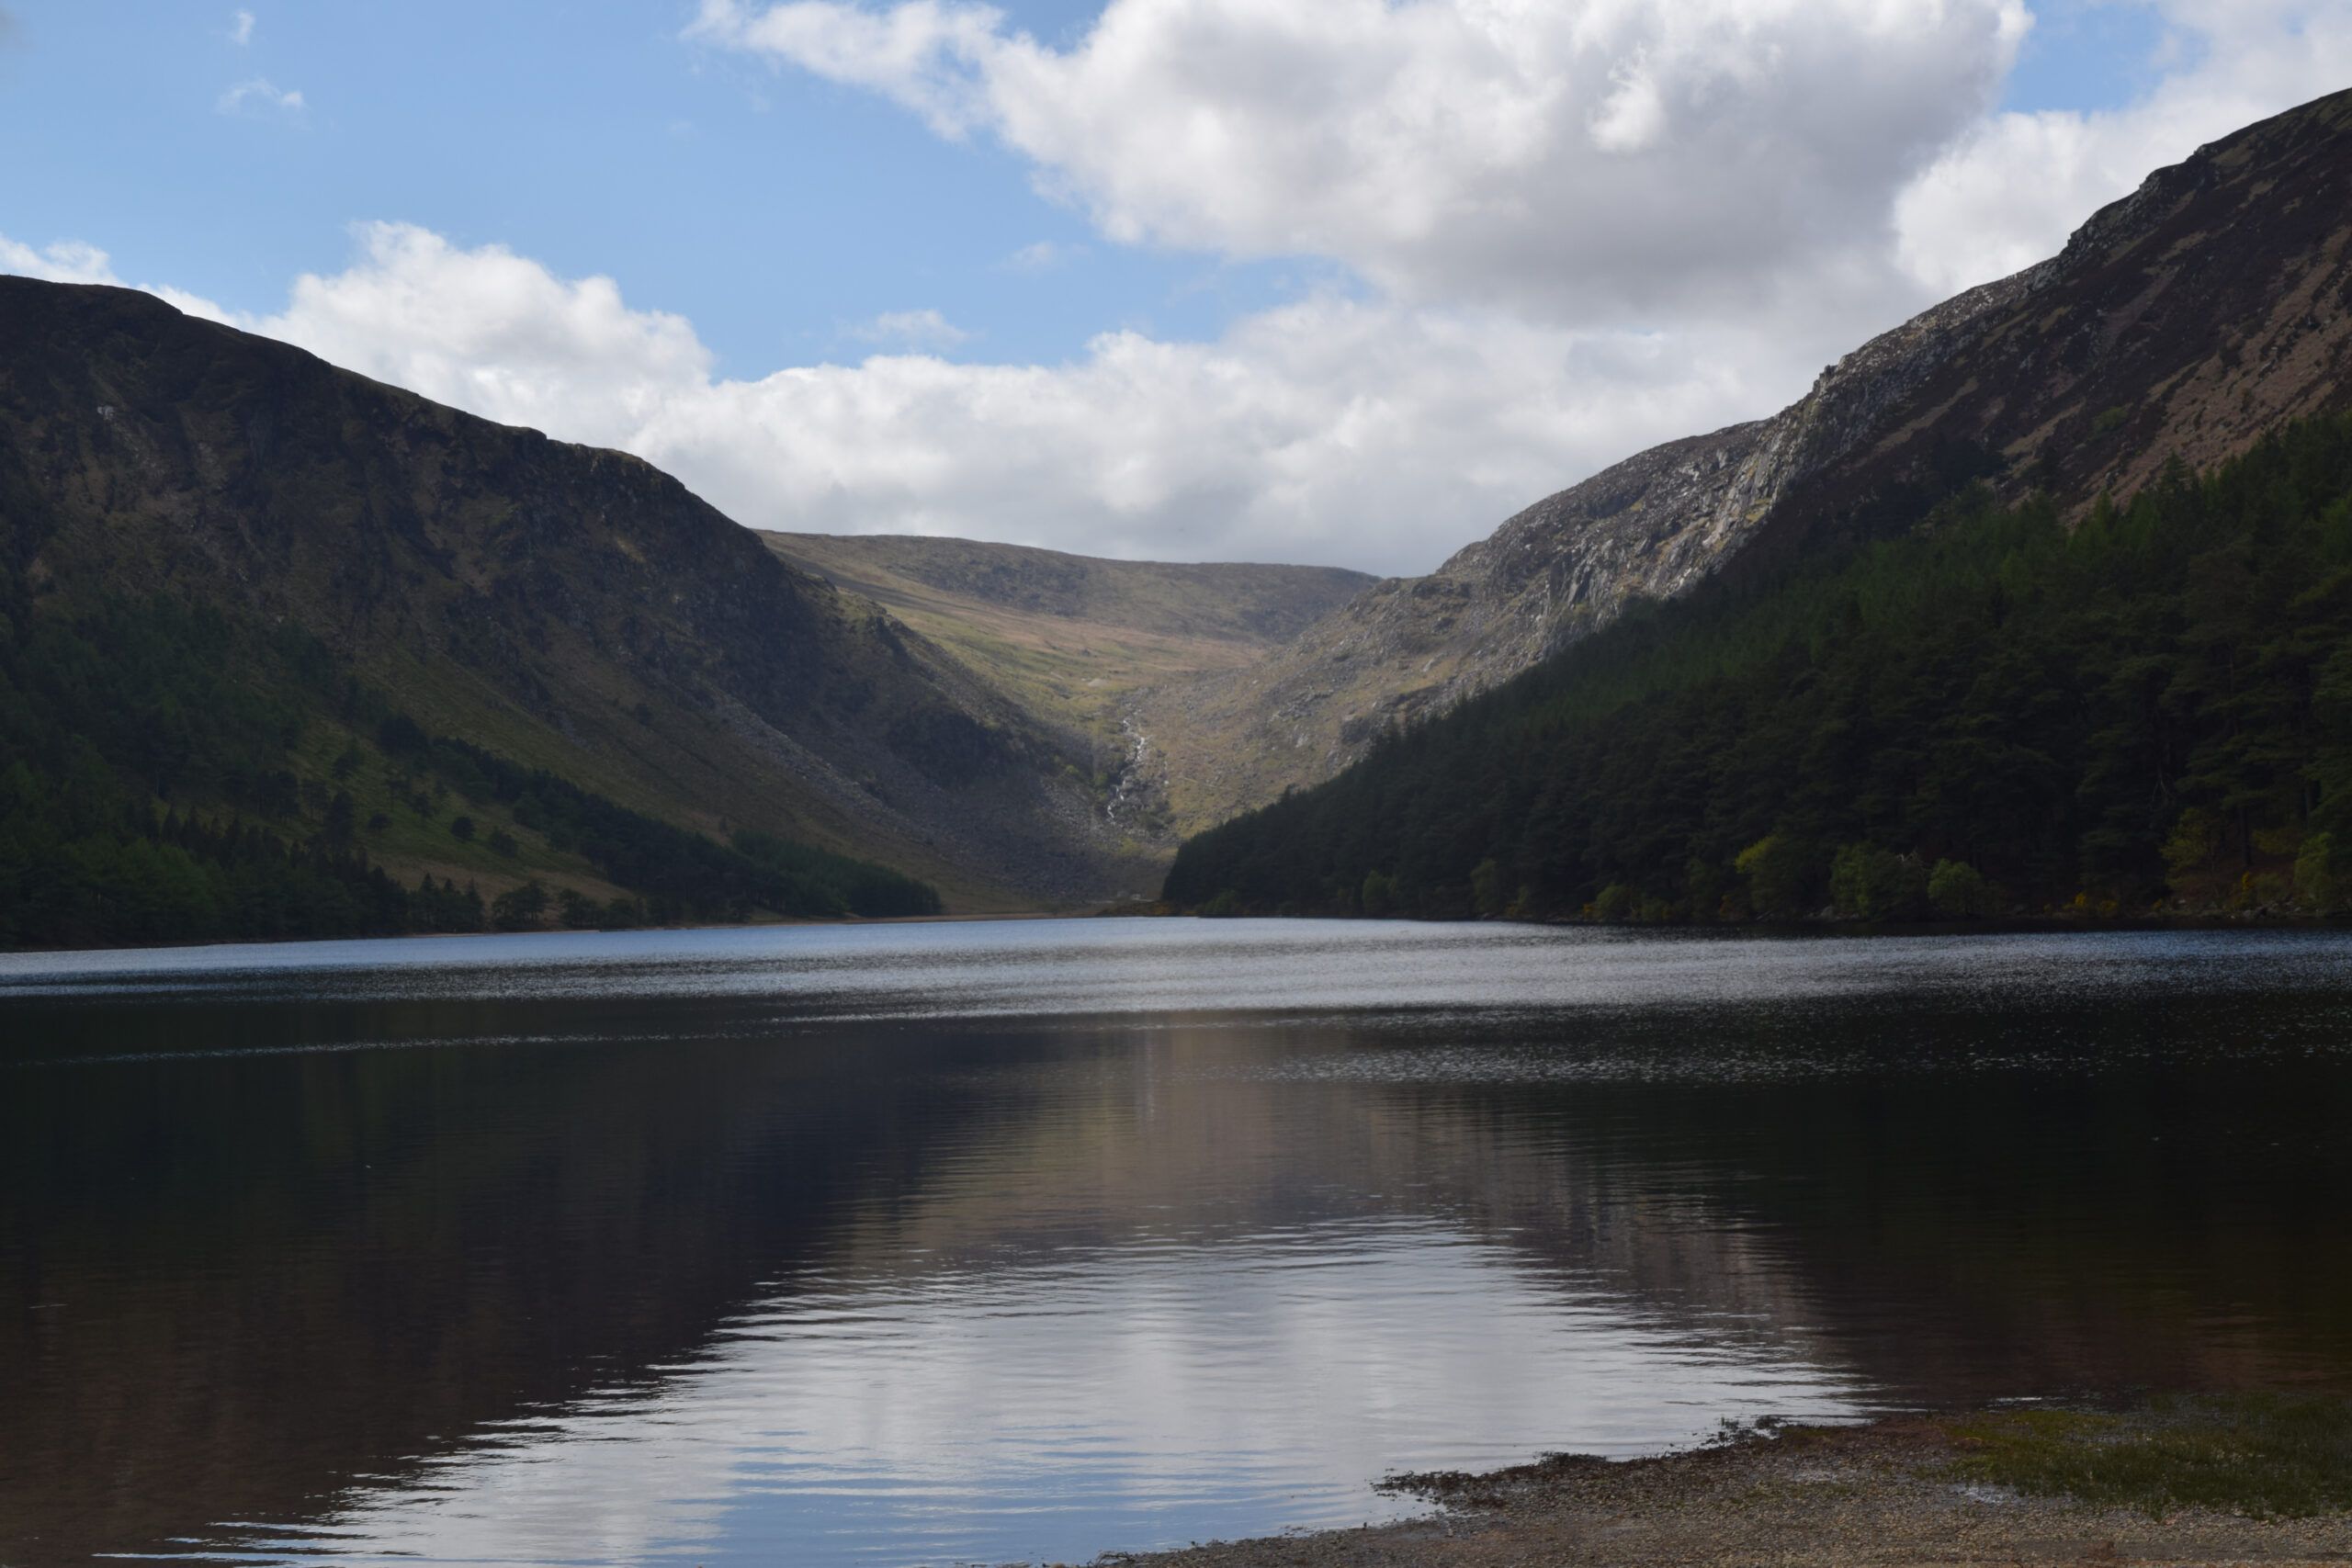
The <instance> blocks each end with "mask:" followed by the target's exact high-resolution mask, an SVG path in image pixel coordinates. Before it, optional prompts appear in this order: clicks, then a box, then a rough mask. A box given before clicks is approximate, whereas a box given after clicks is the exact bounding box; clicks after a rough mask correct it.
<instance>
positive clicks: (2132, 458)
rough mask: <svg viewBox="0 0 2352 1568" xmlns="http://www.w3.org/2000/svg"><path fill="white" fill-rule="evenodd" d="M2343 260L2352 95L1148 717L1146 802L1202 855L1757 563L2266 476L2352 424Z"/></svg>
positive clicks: (2247, 136)
mask: <svg viewBox="0 0 2352 1568" xmlns="http://www.w3.org/2000/svg"><path fill="white" fill-rule="evenodd" d="M2347 240H2352V94H2345V95H2338V96H2334V97H2330V98H2326V99H2323V100H2321V101H2320V102H2318V103H2315V104H2312V105H2309V106H2307V107H2304V108H2301V109H2299V110H2296V111H2294V112H2292V113H2290V114H2288V115H2284V116H2281V117H2279V118H2277V119H2274V120H2269V121H2266V122H2264V123H2263V124H2261V125H2258V126H2256V127H2253V128H2251V129H2250V130H2245V131H2242V132H2240V133H2238V134H2237V135H2235V136H2233V137H2231V138H2229V139H2227V140H2225V141H2222V142H2218V143H2216V144H2214V145H2212V146H2211V147H2207V148H2204V149H2202V150H2200V151H2199V152H2198V153H2197V154H2196V155H2195V156H2194V157H2192V158H2190V159H2188V161H2187V162H2185V163H2183V164H2180V165H2178V166H2177V167H2174V168H2170V169H2165V170H2162V171H2159V172H2158V173H2157V174H2155V175H2152V176H2151V177H2150V178H2149V179H2148V181H2147V182H2146V184H2145V185H2144V186H2143V187H2142V188H2141V189H2140V190H2139V191H2138V192H2136V193H2134V194H2133V195H2132V196H2131V197H2127V198H2126V199H2124V200H2123V201H2120V202H2118V203H2116V204H2115V205H2113V206H2111V207H2109V208H2108V209H2105V210H2103V211H2101V212H2100V213H2098V215H2097V216H2095V217H2094V218H2093V219H2091V220H2090V221H2089V222H2087V223H2086V224H2085V225H2084V226H2083V228H2082V229H2081V230H2080V231H2078V232H2077V233H2076V234H2075V236H2074V238H2073V240H2072V241H2071V242H2070V243H2068V245H2067V246H2066V248H2065V250H2064V253H2063V254H2061V255H2059V256H2057V257H2055V258H2053V259H2052V260H2051V261H2048V262H2044V263H2042V264H2041V265H2037V266H2034V267H2031V268H2030V269H2028V270H2027V271H2025V272H2022V273H2019V274H2018V275H2017V276H2013V277H2009V278H2005V279H2002V280H2000V281H1998V282H1996V283H1991V284H1987V285H1985V286H1984V287H1982V288H1975V289H1972V290H1970V291H1969V292H1967V293H1965V294H1962V295H1961V296H1959V297H1958V298H1956V299H1951V300H1949V301H1947V302H1945V303H1943V304H1941V305H1939V306H1937V307H1936V308H1935V309H1933V310H1928V311H1927V312H1925V313H1923V314H1921V315H1920V316H1918V317H1917V318H1916V319H1914V320H1912V321H1908V322H1905V324H1904V325H1902V326H1901V327H1898V328H1896V329H1895V330H1894V331H1893V332H1890V333H1885V334H1883V335H1882V336H1880V337H1878V338H1875V339H1873V340H1871V342H1870V343H1868V344H1864V345H1863V346H1861V347H1860V348H1859V349H1857V350H1855V351H1854V352H1853V353H1852V354H1849V355H1846V357H1844V358H1843V359H1841V360H1839V361H1838V363H1837V364H1836V365H1834V366H1831V367H1828V368H1827V369H1826V370H1825V371H1824V372H1823V373H1822V375H1821V377H1820V378H1819V379H1818V380H1817V381H1816V382H1815V385H1814V387H1813V389H1812V390H1811V391H1810V392H1808V393H1807V394H1806V395H1805V396H1804V398H1803V399H1801V400H1798V401H1797V402H1796V403H1794V404H1792V406H1790V407H1789V408H1787V409H1785V410H1783V411H1781V412H1780V413H1778V414H1775V415H1774V416H1772V417H1771V418H1770V419H1766V420H1760V421H1758V422H1756V423H1750V424H1740V425H1734V426H1732V427H1731V428H1729V429H1726V430H1721V431H1717V432H1716V433H1714V434H1712V435H1702V436H1695V437H1691V438H1690V439H1687V440H1682V441H1676V442H1670V443H1668V444H1667V445H1666V446H1658V447H1656V448H1653V449H1652V450H1650V451H1647V452H1645V453H1643V454H1641V455H1640V456H1638V457H1634V458H1632V459H1630V460H1628V461H1626V462H1623V463H1621V464H1619V465H1617V466H1616V467H1614V468H1610V469H1607V470H1605V471H1603V472H1602V473H1600V474H1597V475H1595V476H1593V477H1592V478H1591V479H1587V480H1585V481H1584V482H1582V483H1581V484H1577V485H1575V486H1573V487H1571V488H1569V489H1567V490H1565V491H1561V492H1559V493H1558V494H1556V495H1554V496H1552V497H1550V498H1548V499H1546V500H1544V501H1542V502H1537V503H1536V504H1535V505H1533V506H1532V507H1530V508H1528V509H1527V510H1526V511H1524V512H1522V513H1520V514H1519V515H1517V516H1515V517H1513V518H1511V519H1510V521H1508V522H1506V523H1505V524H1503V525H1502V526H1501V527H1500V528H1498V529H1497V530H1496V531H1495V533H1494V534H1493V535H1492V536H1489V537H1487V538H1486V539H1483V540H1480V541H1479V542H1478V543H1476V544H1474V545H1471V546H1469V547H1466V548H1464V549H1463V550H1462V551H1460V552H1459V553H1458V554H1456V555H1455V556H1454V557H1453V558H1452V559H1450V560H1448V561H1447V562H1446V563H1445V564H1444V565H1443V566H1442V567H1440V568H1439V569H1438V570H1436V571H1435V572H1433V573H1432V574H1430V576H1428V577H1423V578H1410V579H1396V580H1390V581H1384V582H1381V583H1379V584H1377V585H1375V586H1374V587H1373V588H1371V589H1369V590H1367V591H1366V592H1364V593H1363V594H1362V595H1361V596H1360V597H1358V598H1357V599H1355V600H1354V601H1352V602H1351V603H1350V604H1346V605H1343V606H1342V607H1340V609H1338V610H1336V611H1334V612H1332V613H1331V614H1330V615H1327V616H1325V617H1324V618H1323V619H1322V620H1320V621H1318V622H1317V623H1316V624H1315V625H1314V626H1310V627H1308V628H1307V629H1306V631H1305V632H1304V633H1302V634H1301V635H1300V636H1299V637H1297V638H1295V640H1293V641H1292V642H1290V643H1289V644H1287V645H1285V646H1284V647H1283V648H1282V649H1278V650H1277V651H1276V652H1275V653H1274V654H1272V656H1270V657H1269V658H1267V659H1266V660H1262V661H1261V662H1259V663H1257V664H1255V665H1253V666H1251V667H1250V668H1248V669H1246V670H1240V671H1230V672H1219V673H1216V674H1213V675H1210V676H1206V677H1204V678H1201V679H1198V680H1194V681H1191V682H1183V683H1181V684H1175V685H1169V686H1163V687H1161V688H1159V689H1157V690H1154V691H1150V692H1147V693H1144V694H1140V695H1139V696H1138V697H1136V699H1135V700H1134V701H1133V702H1132V704H1131V705H1130V707H1129V711H1128V718H1129V720H1130V722H1131V725H1132V727H1133V728H1134V730H1135V731H1136V733H1138V734H1139V735H1141V736H1142V737H1143V738H1144V739H1145V742H1146V752H1145V754H1146V758H1147V763H1146V766H1147V769H1148V773H1149V775H1150V778H1151V781H1152V783H1153V784H1154V785H1155V787H1157V788H1158V789H1159V790H1161V791H1163V792H1164V794H1165V795H1166V798H1167V801H1168V803H1169V806H1170V808H1171V810H1172V815H1173V817H1174V818H1175V820H1176V822H1177V823H1178V824H1179V826H1180V827H1182V828H1183V829H1187V830H1193V829H1199V828H1203V827H1206V826H1209V825H1211V824H1213V823H1215V822H1216V821H1219V820H1221V819H1223V818H1226V817H1228V816H1230V815H1232V814H1234V813H1235V812H1237V811H1240V810H1245V809H1247V808H1249V807H1253V806H1257V805H1261V804H1263V803H1264V802H1266V801H1268V800H1271V799H1272V798H1273V797H1275V796H1276V795H1280V794H1281V793H1282V792H1283V790H1284V789H1286V788H1290V787H1294V786H1296V785H1301V784H1311V783H1314V782H1317V781H1318V780H1320V779H1323V778H1327V777H1329V776H1330V775H1331V774H1332V773H1336V772H1338V771H1339V770H1340V768H1342V767H1345V766H1346V765H1347V764H1349V763H1350V762H1352V761H1355V760H1356V759H1357V758H1359V757H1361V756H1362V755H1363V753H1364V751H1365V750H1366V749H1367V748H1368V747H1369V746H1370V745H1371V743H1372V742H1373V740H1374V739H1375V738H1377V737H1378V736H1379V735H1380V734H1381V733H1382V732H1383V731H1384V730H1385V729H1387V728H1390V727H1391V726H1394V725H1398V724H1403V723H1408V722H1411V721H1413V720H1415V719H1419V718H1422V717H1425V716H1430V715H1432V714H1435V713H1438V712H1442V710H1444V709H1445V708H1446V707H1448V706H1450V705H1453V703H1456V702H1458V701H1460V700H1461V699H1462V698H1464V697H1465V696H1468V695H1470V694H1474V693H1476V692H1479V691H1483V690H1486V689H1487V688H1488V687H1490V686H1493V685H1496V684H1498V682H1502V681H1505V680H1508V679H1509V678H1510V677H1511V676H1512V675H1515V674H1517V673H1518V672H1520V671H1522V670H1525V669H1527V668H1529V667H1530V666H1531V665H1532V664H1534V663H1535V662H1537V661H1538V660H1542V659H1544V658H1545V657H1546V656H1548V655H1549V654H1551V653H1554V652H1555V651H1557V650H1558V649H1561V648H1563V647H1565V646H1566V645H1567V644H1568V643H1571V642H1573V641H1575V640H1576V639H1577V637H1581V636H1583V635H1584V634H1585V633H1587V632H1589V631H1590V630H1591V629H1592V628H1594V627H1595V626H1600V625H1601V624H1602V623H1604V622H1606V621H1607V620H1608V619H1610V618H1611V616H1613V615H1616V614H1618V613H1619V612H1620V611H1621V610H1623V607H1624V606H1625V605H1626V604H1630V603H1632V602H1634V601H1635V600H1637V599H1645V598H1646V599H1656V598H1663V597H1668V596H1671V595H1673V594H1676V593H1679V592H1683V591H1684V590H1685V589H1687V588H1689V587H1690V586H1691V584H1692V583H1694V582H1697V581H1700V580H1702V578H1705V577H1707V576H1709V575H1711V574H1713V572H1715V571H1717V570H1721V569H1722V568H1723V567H1724V564H1725V563H1726V562H1728V561H1730V560H1731V559H1733V558H1735V557H1737V556H1741V555H1743V554H1744V553H1747V552H1749V549H1750V547H1752V546H1754V545H1756V544H1758V542H1759V541H1770V543H1771V544H1772V546H1773V547H1774V548H1773V549H1772V550H1768V551H1762V552H1756V553H1757V554H1758V556H1759V557H1760V558H1774V557H1775V556H1776V555H1778V554H1781V553H1784V552H1786V551H1788V550H1793V549H1797V548H1804V547H1812V546H1813V545H1815V544H1818V543H1822V542H1825V541H1826V539H1827V538H1828V537H1830V536H1850V535H1852V534H1854V533H1855V532H1858V531H1862V532H1867V531H1869V530H1871V529H1885V528H1894V527H1902V526H1907V525H1910V524H1911V523H1913V522H1916V521H1917V519H1918V518H1919V517H1921V516H1923V515H1924V514H1925V513H1926V512H1927V511H1928V509H1929V508H1930V507H1931V506H1932V505H1933V504H1934V503H1935V502H1937V501H1938V500H1940V499H1941V498H1943V497H1945V496H1948V495H1949V494H1951V492H1952V491H1955V490H1957V489H1959V488H1961V487H1962V486H1963V485H1966V484H1969V483H1973V482H1978V481H1982V482H1985V483H1989V484H1991V485H1992V486H1993V487H1994V488H1995V489H1996V491H2001V492H2003V493H2005V494H2007V495H2009V496H2012V497H2014V496H2017V495H2021V494H2023V493H2025V492H2027V491H2035V490H2039V491H2044V492H2046V493H2049V494H2051V495H2052V496H2054V497H2056V498H2057V499H2058V500H2060V501H2061V502H2062V503H2064V504H2065V505H2067V506H2069V507H2074V508H2082V507H2086V506H2087V505H2088V504H2089V503H2090V502H2091V501H2092V500H2093V499H2094V498H2095V497H2096V496H2097V495H2098V493H2099V492H2101V491H2118V492H2128V491H2131V490H2133V489H2136V488H2137V487H2139V486H2140V485H2142V484H2144V483H2145V482H2147V481H2148V480H2149V479H2153V478H2154V476H2155V475H2157V474H2158V473H2159V472H2161V470H2162V469H2163V468H2164V466H2165V464H2166V463H2168V462H2170V461H2172V460H2173V459H2174V458H2176V457H2177V458H2180V459H2182V460H2185V461H2187V462H2188V463H2190V464H2192V465H2197V466H2202V465H2207V464H2211V463H2213V462H2217V461H2219V460H2221V459H2222V458H2225V457H2230V456H2232V455H2233V454H2234V453H2237V452H2240V451H2243V450H2245V448H2246V447H2247V446H2250V445H2251V444H2252V443H2253V442H2254V441H2256V440H2257V439H2258V438H2259V437H2260V435H2261V434H2262V433H2263V432H2264V431H2266V430H2269V429H2272V428H2275V427H2276V426H2277V425H2278V423H2281V422H2283V421H2286V420H2290V419H2293V418H2297V417H2301V416H2303V415H2306V414H2309V413H2313V412H2321V411H2323V410H2324V409H2327V408H2331V407H2335V406H2338V405H2339V404H2341V403H2342V402H2343V401H2344V400H2345V398H2344V391H2343V381H2342V378H2341V377H2340V375H2339V373H2338V372H2339V370H2340V368H2341V366H2342V361H2343V355H2344V353H2345V351H2346V344H2347V343H2352V271H2347V262H2346V243H2347Z"/></svg>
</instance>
